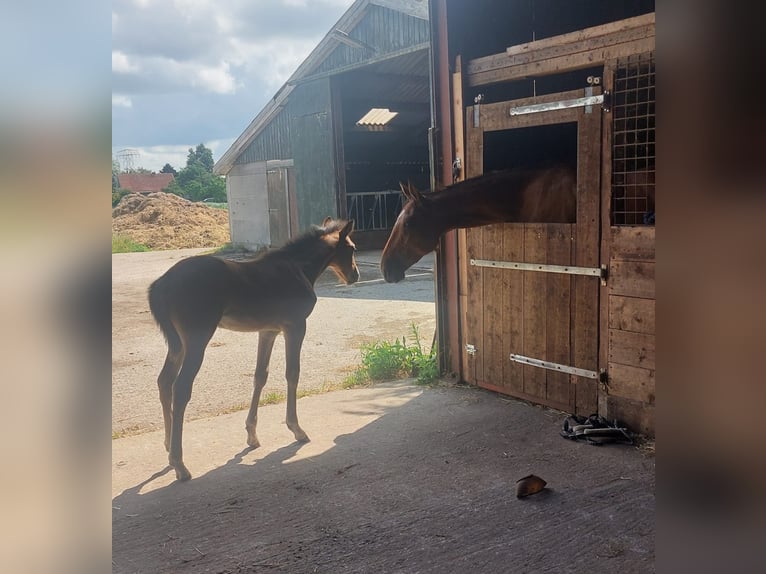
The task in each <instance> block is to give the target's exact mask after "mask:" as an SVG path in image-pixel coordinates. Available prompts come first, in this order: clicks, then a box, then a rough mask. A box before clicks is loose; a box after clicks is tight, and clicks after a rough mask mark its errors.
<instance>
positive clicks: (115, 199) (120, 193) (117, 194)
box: [112, 189, 130, 207]
mask: <svg viewBox="0 0 766 574" xmlns="http://www.w3.org/2000/svg"><path fill="white" fill-rule="evenodd" d="M129 193H130V190H128V189H113V190H112V207H116V206H117V204H118V203H120V200H121V199H122V198H123V197H125V196H126V195H128V194H129Z"/></svg>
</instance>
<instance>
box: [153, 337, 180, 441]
mask: <svg viewBox="0 0 766 574" xmlns="http://www.w3.org/2000/svg"><path fill="white" fill-rule="evenodd" d="M183 359H184V355H183V349H182V348H181V346H180V344H179V345H178V347H172V346H168V355H167V357H165V365H164V366H163V367H162V370H161V371H160V376H159V377H157V386H158V387H159V390H160V404H162V418H163V419H164V421H165V450H167V451H169V450H170V427H171V425H172V424H173V407H172V400H173V383H174V382H175V380H176V377H177V376H178V371H179V369H180V368H181V362H182V361H183Z"/></svg>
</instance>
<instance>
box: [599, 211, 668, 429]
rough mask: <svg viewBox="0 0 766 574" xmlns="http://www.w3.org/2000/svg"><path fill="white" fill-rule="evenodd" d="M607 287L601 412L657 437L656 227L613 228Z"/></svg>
mask: <svg viewBox="0 0 766 574" xmlns="http://www.w3.org/2000/svg"><path fill="white" fill-rule="evenodd" d="M610 248H611V249H610V252H611V255H610V259H609V280H608V282H607V284H608V295H607V298H608V307H607V313H608V333H603V334H602V336H606V337H608V366H607V372H608V373H609V383H608V390H607V392H604V393H602V395H601V397H600V409H599V410H600V411H601V412H602V414H604V416H606V417H607V418H609V419H615V418H616V419H618V420H620V421H622V422H624V423H625V424H626V425H628V427H629V428H631V429H634V430H636V431H639V432H642V433H644V434H649V435H652V434H654V422H655V421H654V402H655V382H654V373H655V290H654V289H655V287H654V285H655V281H654V270H655V228H654V227H650V226H640V227H639V226H636V227H633V226H625V227H612V228H611V244H610Z"/></svg>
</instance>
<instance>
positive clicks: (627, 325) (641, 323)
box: [609, 295, 655, 335]
mask: <svg viewBox="0 0 766 574" xmlns="http://www.w3.org/2000/svg"><path fill="white" fill-rule="evenodd" d="M654 306H655V304H654V299H637V298H635V297H621V296H618V295H610V296H609V328H610V329H619V330H620V331H632V332H634V333H647V334H652V335H653V334H654V331H655V326H654Z"/></svg>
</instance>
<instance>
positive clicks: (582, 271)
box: [471, 259, 605, 277]
mask: <svg viewBox="0 0 766 574" xmlns="http://www.w3.org/2000/svg"><path fill="white" fill-rule="evenodd" d="M471 265H474V266H476V267H492V268H495V269H516V270H517V271H541V272H543V273H564V274H566V275H587V276H590V277H602V275H603V273H604V269H605V266H603V265H602V266H601V267H576V266H574V265H545V264H542V263H520V262H517V261H489V260H487V259H471Z"/></svg>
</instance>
